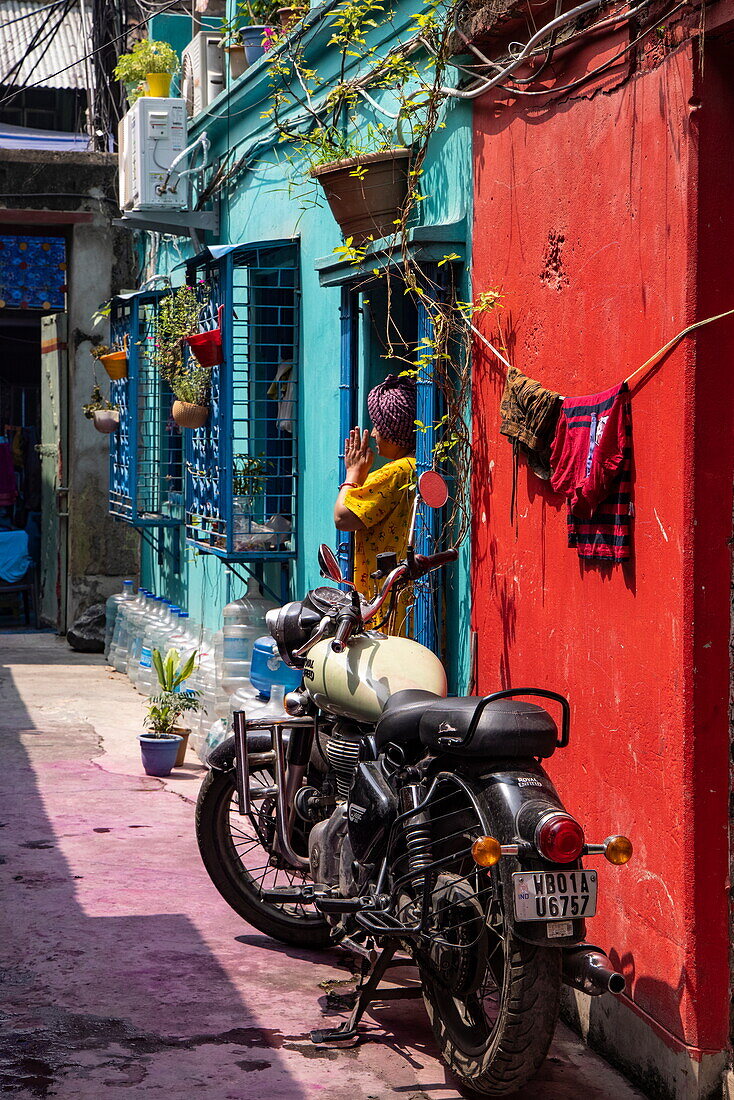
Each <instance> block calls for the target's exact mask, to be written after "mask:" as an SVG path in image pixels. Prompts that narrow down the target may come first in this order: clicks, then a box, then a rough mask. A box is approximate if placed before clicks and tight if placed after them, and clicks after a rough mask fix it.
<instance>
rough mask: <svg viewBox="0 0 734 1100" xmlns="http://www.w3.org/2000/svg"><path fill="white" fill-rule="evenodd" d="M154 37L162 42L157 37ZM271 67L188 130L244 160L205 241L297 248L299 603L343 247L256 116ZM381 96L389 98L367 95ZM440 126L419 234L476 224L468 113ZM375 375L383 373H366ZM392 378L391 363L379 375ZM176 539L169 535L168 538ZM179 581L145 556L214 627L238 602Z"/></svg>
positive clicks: (321, 495) (457, 617)
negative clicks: (329, 276)
mask: <svg viewBox="0 0 734 1100" xmlns="http://www.w3.org/2000/svg"><path fill="white" fill-rule="evenodd" d="M414 6H415V5H414V3H412V4H406V5H404V6H402V7H400V8H399V9H398V11H399V14H398V16H397V17H396V18H395V19H394V20H393V23H392V24H391V28H390V32H389V34H388V32H386V31H385V30H384V29H382V30H380V31H378V32H377V42H378V43H379V42H382V43H383V46H384V48H387V46H388V45H392V44H394V41H395V37H396V34H400V33H401V32H402V33H403V34H404V33H405V32H406V27H407V25H408V23H409V18H410V15H411V14H412V12H413V10H414ZM336 7H337V5H336V4H333V3H331V4H330V3H326V4H323V5H321V6H319V7H318V8H317V9H314V10H313V11H311V12H310V13H309V17H308V20H309V22H310V23H311V29H310V32H309V37H308V41H307V50H308V55H309V61H310V63H311V64H312V65H313V67H314V68H315V69H317V70H318V72H319V74H320V75H321V76H324V75H325V76H327V77H329V76H331V75H334V76H335V75H336V69H335V63H336V61H337V56H336V54H335V52H334V49H333V47H332V48H331V49H329V47H328V39H329V37H330V36H331V33H332V32H331V31H330V29H329V24H330V23H331V21H332V20H333V18H334V12H335V9H336ZM156 33H159V31H158V29H157V30H156ZM270 94H271V76H270V58H269V57H268V55H265V56H264V57H263V58H262V59H261V60H260V61H259V62H258V63H257V64H256V65H254V66H252V67H251V68H250V69H248V70H247V71H246V72H245V74H244V75H243V76H242V77H240V78H239V79H238V80H237V81H236V82H235V83H234V84H232V85H230V86H229V87H228V88H227V90H226V91H225V92H224V93H223V94H222V95H221V96H219V97H218V99H217V100H216V101H215V102H214V103H213V104H212V105H211V106H210V108H209V109H208V110H207V111H206V112H204V113H203V114H202V115H200V116H198V117H197V118H196V119H194V120H192V124H191V126H190V137H191V138H192V139H193V137H195V136H197V135H199V134H201V133H202V132H203V131H206V133H207V136H208V138H209V140H210V141H211V143H212V151H211V159H212V161H216V160H218V159H219V158H220V157H223V156H224V155H225V154H226V153H227V152H228V151H231V154H232V163H234V162H235V161H238V160H240V158H243V157H244V158H246V163H245V164H244V165H243V166H242V167H241V169H240V171H239V173H238V175H237V176H236V178H235V179H234V180H233V181H231V183H230V184H229V185H228V187H227V189H226V190H225V191H224V192H223V193H222V196H221V230H220V234H219V237H218V238H217V239H215V238H213V237H211V236H209V237H207V241H206V243H208V244H214V243H243V244H245V243H246V244H254V243H257V242H260V241H273V240H291V239H295V240H298V241H299V242H300V279H301V362H300V379H299V507H300V514H299V528H300V536H299V539H298V554H297V558H296V561H295V562H293V563H291V590H290V593H291V596H292V597H300V596H301V595H302V594H303V593H304V592H305V591H306V590H307V589H308V588H309V587H313V586H314V585H315V584H317V583H318V582H319V576H318V569H317V564H316V549H317V547H318V544H319V543H320V542H324V541H326V542H329V543H331V544H332V545H334V542H335V532H334V526H333V519H332V510H333V504H334V498H335V496H336V492H337V486H338V484H339V482H340V480H341V479H342V476H343V473H342V470H341V469H340V464H339V460H338V454H339V450H340V442H341V438H340V436H341V433H340V424H339V391H338V386H339V372H340V318H339V308H340V290H339V288H338V287H323V286H321V285H320V283H319V277H318V273H317V271H316V269H315V265H316V262H317V261H318V260H323V258H325V257H329V256H330V255H331V254H332V253H333V250H334V249H335V248H337V247H339V246H340V245H341V244H342V243H343V242H342V239H341V236H340V233H339V229H338V226H337V224H336V222H335V221H334V219H333V217H332V214H331V212H330V211H329V209H328V207H327V206H326V204H325V201H324V200H323V198H322V196H321V193H320V191H319V190H317V188H316V185H315V184H314V183H313V181H311V180H310V179H309V178H308V168H307V165H305V164H304V163H303V162H298V161H296V160H295V159H293V152H292V149H291V148H290V147H289V146H287V145H284V144H281V143H279V141H278V139H277V135H276V134H275V132H274V130H273V127H272V124H271V123H270V121H269V120H267V119H263V118H262V117H261V115H262V113H263V112H264V111H265V110H267V108H268V107H269V105H270ZM374 94H375V96H377V95H380V94H382V95H385V94H386V93H379V92H376V93H374ZM359 114H360V116H361V119H362V122H363V124H365V125H366V124H367V123H368V122H369V121H371V120H373V119H374V117H375V116H374V112H373V109H372V108H371V107H369V105H367V104H364V109H362V108H360V111H359ZM444 122H445V128H443V129H440V130H438V131H437V132H436V133H435V134H434V136H433V138H432V139H431V144H430V146H429V153H428V157H427V159H426V162H425V166H424V168H425V173H424V177H423V182H422V185H421V191H422V193H423V194H425V195H426V196H427V197H426V199H425V201H424V202H423V203H422V204H421V210H420V218H421V222H422V223H423V224H426V225H428V224H434V223H448V222H456V221H460V220H461V219H465V224H466V225H467V226H468V225H470V224H471V192H472V186H471V108H470V107H469V106H467V105H464V104H462V103H459V102H457V101H455V100H450V101H449V102H448V104H447V109H446V111H445V116H444ZM155 244H156V247H155V249H154V247H153V246H154V242H153V240H149V241H148V242H147V246H146V248H147V259H148V270H147V272H146V273H147V274H148V275H149V274H152V273H154V272H156V273H158V272H160V273H164V272H170V273H171V274H172V276H173V279H174V282H175V283H181V282H182V281H183V279H184V274H183V269H182V267H181V266H180V265H181V261H182V259H184V258H186V257H188V256H191V255H193V254H194V251H195V249H194V247H193V245H192V244H191V243H190V242H189V241H186V240H185V239H184V238H181V239H180V240H178V241H177V242H176V245H175V247H173V246H171V245H165V244H163V245H161V244H160V243H159V242H155ZM468 260H469V242H468V241H467V242H466V266H465V268H464V278H465V281H466V283H467V286H466V289H465V294H466V297H468V296H469V290H468ZM366 369H368V370H369V374H370V375H371V376H372V377H374V373H375V371H379V370H380V366H379V364H377V365H375V364H374V363H372V364H371V365H368V366H367V368H366ZM381 369H382V373H383V374H384V373H388V371H389V369H390V368H389V365H388V364H383V365H382V368H381ZM364 370H365V367H364V365H363V366H362V368H361V371H362V375H363V385H362V388H361V393H360V399H361V400H362V402H363V401H364V398H365V391H366V388H367V385H368V383H369V378H365V377H364ZM177 537H178V533H173V532H170V531H168V532H165V533H164V539H165V540H168V543H167V549H168V550H170V549H171V547H170V540H171V539H172V538H177ZM181 554H182V562H181V574H180V576H179V577H176V576H175V575H174V574H173V570H172V566H171V557H170V555H169V553H168V552H167V553H166V554H165V555H164V560H163V563H162V564H160V563H159V561H158V553H157V552H155V551H153V550H151V549H150V548H149V547H144V554H143V582H142V583H143V585H146V586H147V587H150V588H153V589H154V590H155V591H159V592H163V593H164V594H166V595H168V596H169V598H171V599H174V600H176V601H177V602H179V603H181V604H183V605H185V606H187V607H188V609H189V611H190V613H191V615H192V616H193V617H194V618H196V619H199V620H203V621H204V622H206V624H207V625H209V626H211V627H213V628H217V627H219V625H220V616H221V609H222V607H223V605H224V604H225V603H226V602H227V601H228V600H229V599H234V598H236V597H238V596H239V595H241V594H242V592H243V590H244V585H243V583H242V581H241V580H240V579H239V578H238V577H236V576H234V575H232V574H231V573H229V572H228V570H227V567H226V565H225V564H224V563H222V562H220V561H219V560H218V559H216V558H214V557H213V556H207V555H204V554H200V553H198V552H197V551H195V550H193V549H192V548H191V547H185V546H184V545H183V544H182V546H181ZM266 580H268V581H269V582H270V583H271V585H272V586H273V587H279V584H280V579H279V567H272V566H271V567H269V568H268V569H267V570H266ZM468 594H469V580H468V547H467V546H466V544H465V546H464V547H463V548H462V558H461V562H460V563H459V566H458V567H457V568H456V569H455V570H454V572H453V574H452V575H451V576H450V577H448V578H447V601H448V606H447V644H448V656H449V664H450V673H451V680H452V684H453V687H454V690H457V689H458V690H460V691H463V690H466V685H467V675H468V673H467V667H468V651H469V640H468V638H469V635H468V631H469V625H468V624H469V605H468V601H469V595H468Z"/></svg>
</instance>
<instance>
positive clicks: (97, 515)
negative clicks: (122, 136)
mask: <svg viewBox="0 0 734 1100" xmlns="http://www.w3.org/2000/svg"><path fill="white" fill-rule="evenodd" d="M0 195H1V196H2V197H1V198H0V207H2V208H5V209H7V210H12V211H14V212H16V211H17V220H16V219H15V218H14V219H13V220H11V221H10V223H8V219H7V216H6V218H5V225H6V227H7V231H9V232H13V231H16V232H18V231H22V229H23V227H24V226H25V225H26V224H33V220H32V216H29V215H28V214H27V213H26V214H25V215H24V212H27V211H38V210H45V211H59V212H60V213H59V221H58V224H54V222H53V220H52V219H48V222H47V224H45V225H44V226H43V230H41V227H40V226H37V228H38V229H39V231H45V230H48V232H49V233H63V234H65V235H66V237H67V240H68V242H69V271H68V275H69V278H68V287H69V290H68V296H67V314H68V387H67V393H68V440H67V442H68V447H67V453H66V470H67V472H68V483H69V489H70V493H69V523H68V571H67V584H68V590H67V625H69V626H70V625H71V623H72V622H73V621H74V619H75V618H76V617H77V616H78V615H79V614H80V612H82V611H83V610H85V608H87V607H88V606H90V604H93V603H97V602H99V601H100V600H104V599H106V598H107V596H108V595H110V593H112V592H114V591H118V590H119V588H120V586H121V582H122V578H123V577H126V576H131V575H132V576H136V575H137V573H138V569H139V537H138V535H137V534H136V533H135V532H134V531H133V530H132V529H131V528H129V527H127V526H126V525H124V524H120V523H116V522H113V521H112V520H111V519H110V518H109V516H108V515H107V488H108V469H107V454H108V439H107V437H106V436H103V435H100V434H99V433H98V432H96V431H95V429H94V427H93V425H92V423H91V422H90V421H89V420H86V419H85V417H84V415H83V413H82V408H81V407H82V405H83V404H84V403H85V402H86V401H88V399H89V394H90V392H91V388H92V384H93V377H94V370H93V361H92V359H91V356H90V355H89V348H90V346H91V341H92V338H93V336H95V337H97V338H98V337H99V336H100V335H101V336H102V339H103V340H107V339H108V333H107V332H101V333H100V330H99V329H97V330H95V332H94V333H93V331H92V329H93V325H92V316H93V314H94V313H95V311H96V310H97V309H98V308H99V306H100V304H101V303H102V302H104V301H105V300H106V299H108V298H110V296H111V295H112V294H114V293H117V292H118V291H119V290H122V289H126V288H128V287H131V286H133V285H134V282H135V276H134V268H133V250H132V238H131V234H130V233H129V232H126V231H123V230H118V229H115V228H114V227H113V226H112V219H113V218H114V217H116V216H118V214H119V210H118V208H117V157H116V156H113V155H110V154H106V153H85V152H78V151H77V152H69V153H66V152H48V151H44V150H5V149H3V150H0ZM69 212H73V213H79V212H83V213H85V214H87V215H91V221H88V222H85V223H81V224H70V219H69V218H68V213H69ZM98 377H99V380H100V382H102V383H103V386H102V388H103V392H107V384H108V379H107V376H106V375H105V373H104V370H103V369H102V368H99V370H98ZM62 625H63V624H62Z"/></svg>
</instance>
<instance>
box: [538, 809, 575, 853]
mask: <svg viewBox="0 0 734 1100" xmlns="http://www.w3.org/2000/svg"><path fill="white" fill-rule="evenodd" d="M585 843H586V841H585V838H584V830H583V829H582V828H581V826H580V825H579V823H578V821H574V819H573V818H572V817H569V816H568V814H551V816H550V817H547V818H546V819H545V821H543V822H542V824H541V825H539V826H538V830H537V832H536V834H535V844H536V847H537V849H538V851H539V852H540V853H541V855H543V856H545V858H546V859H549V860H551V861H552V862H553V863H573V861H574V860H575V859H578V858H579V856H580V855H581V851H582V849H583V847H584V844H585Z"/></svg>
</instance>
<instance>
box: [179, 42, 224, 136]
mask: <svg viewBox="0 0 734 1100" xmlns="http://www.w3.org/2000/svg"><path fill="white" fill-rule="evenodd" d="M220 40H221V35H219V34H217V33H216V32H213V31H200V32H199V33H198V34H197V35H196V37H195V38H193V39H192V40H191V42H189V44H188V46H187V47H186V49H185V50H184V52H183V66H182V74H181V95H182V96H183V98H184V101H185V103H186V113H187V115H188V116H189V118H191V117H192V116H193V115H198V114H199V112H200V111H203V110H204V109H205V108H206V107H208V106H209V104H210V103H211V102H213V100H215V99H216V97H217V96H218V95H219V93H220V92H221V91H222V89H223V88H224V50H223V49H222V47H221V46H220V44H219V43H220Z"/></svg>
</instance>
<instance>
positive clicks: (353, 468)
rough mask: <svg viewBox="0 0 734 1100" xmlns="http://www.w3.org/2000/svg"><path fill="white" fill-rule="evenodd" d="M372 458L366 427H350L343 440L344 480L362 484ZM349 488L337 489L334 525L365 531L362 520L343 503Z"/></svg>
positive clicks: (338, 528) (340, 527)
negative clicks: (361, 430) (345, 471)
mask: <svg viewBox="0 0 734 1100" xmlns="http://www.w3.org/2000/svg"><path fill="white" fill-rule="evenodd" d="M374 460H375V456H374V454H373V452H372V449H371V447H370V437H369V432H368V431H367V429H366V428H365V430H364V431H363V432H360V430H359V428H352V430H351V431H350V433H349V435H348V436H347V438H346V439H345V440H344V464H345V466H346V468H347V474H346V478H345V481H348V482H352V484H353V485H358V486H361V485H364V482H365V478H366V477H367V474H368V473H369V472H370V469H371V468H372V463H373V462H374ZM349 488H350V486H349V485H345V486H344V487H343V488H342V489H340V490H339V495H338V497H337V498H336V503H335V504H334V525H335V526H336V528H337V530H338V531H365V530H366V527H365V525H364V523H363V522H362V520H361V519H360V518H359V516H355V514H354V512H352V511H350V510H349V508H347V506H346V504H345V503H344V501H345V497H346V494H347V493H348V492H349Z"/></svg>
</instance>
